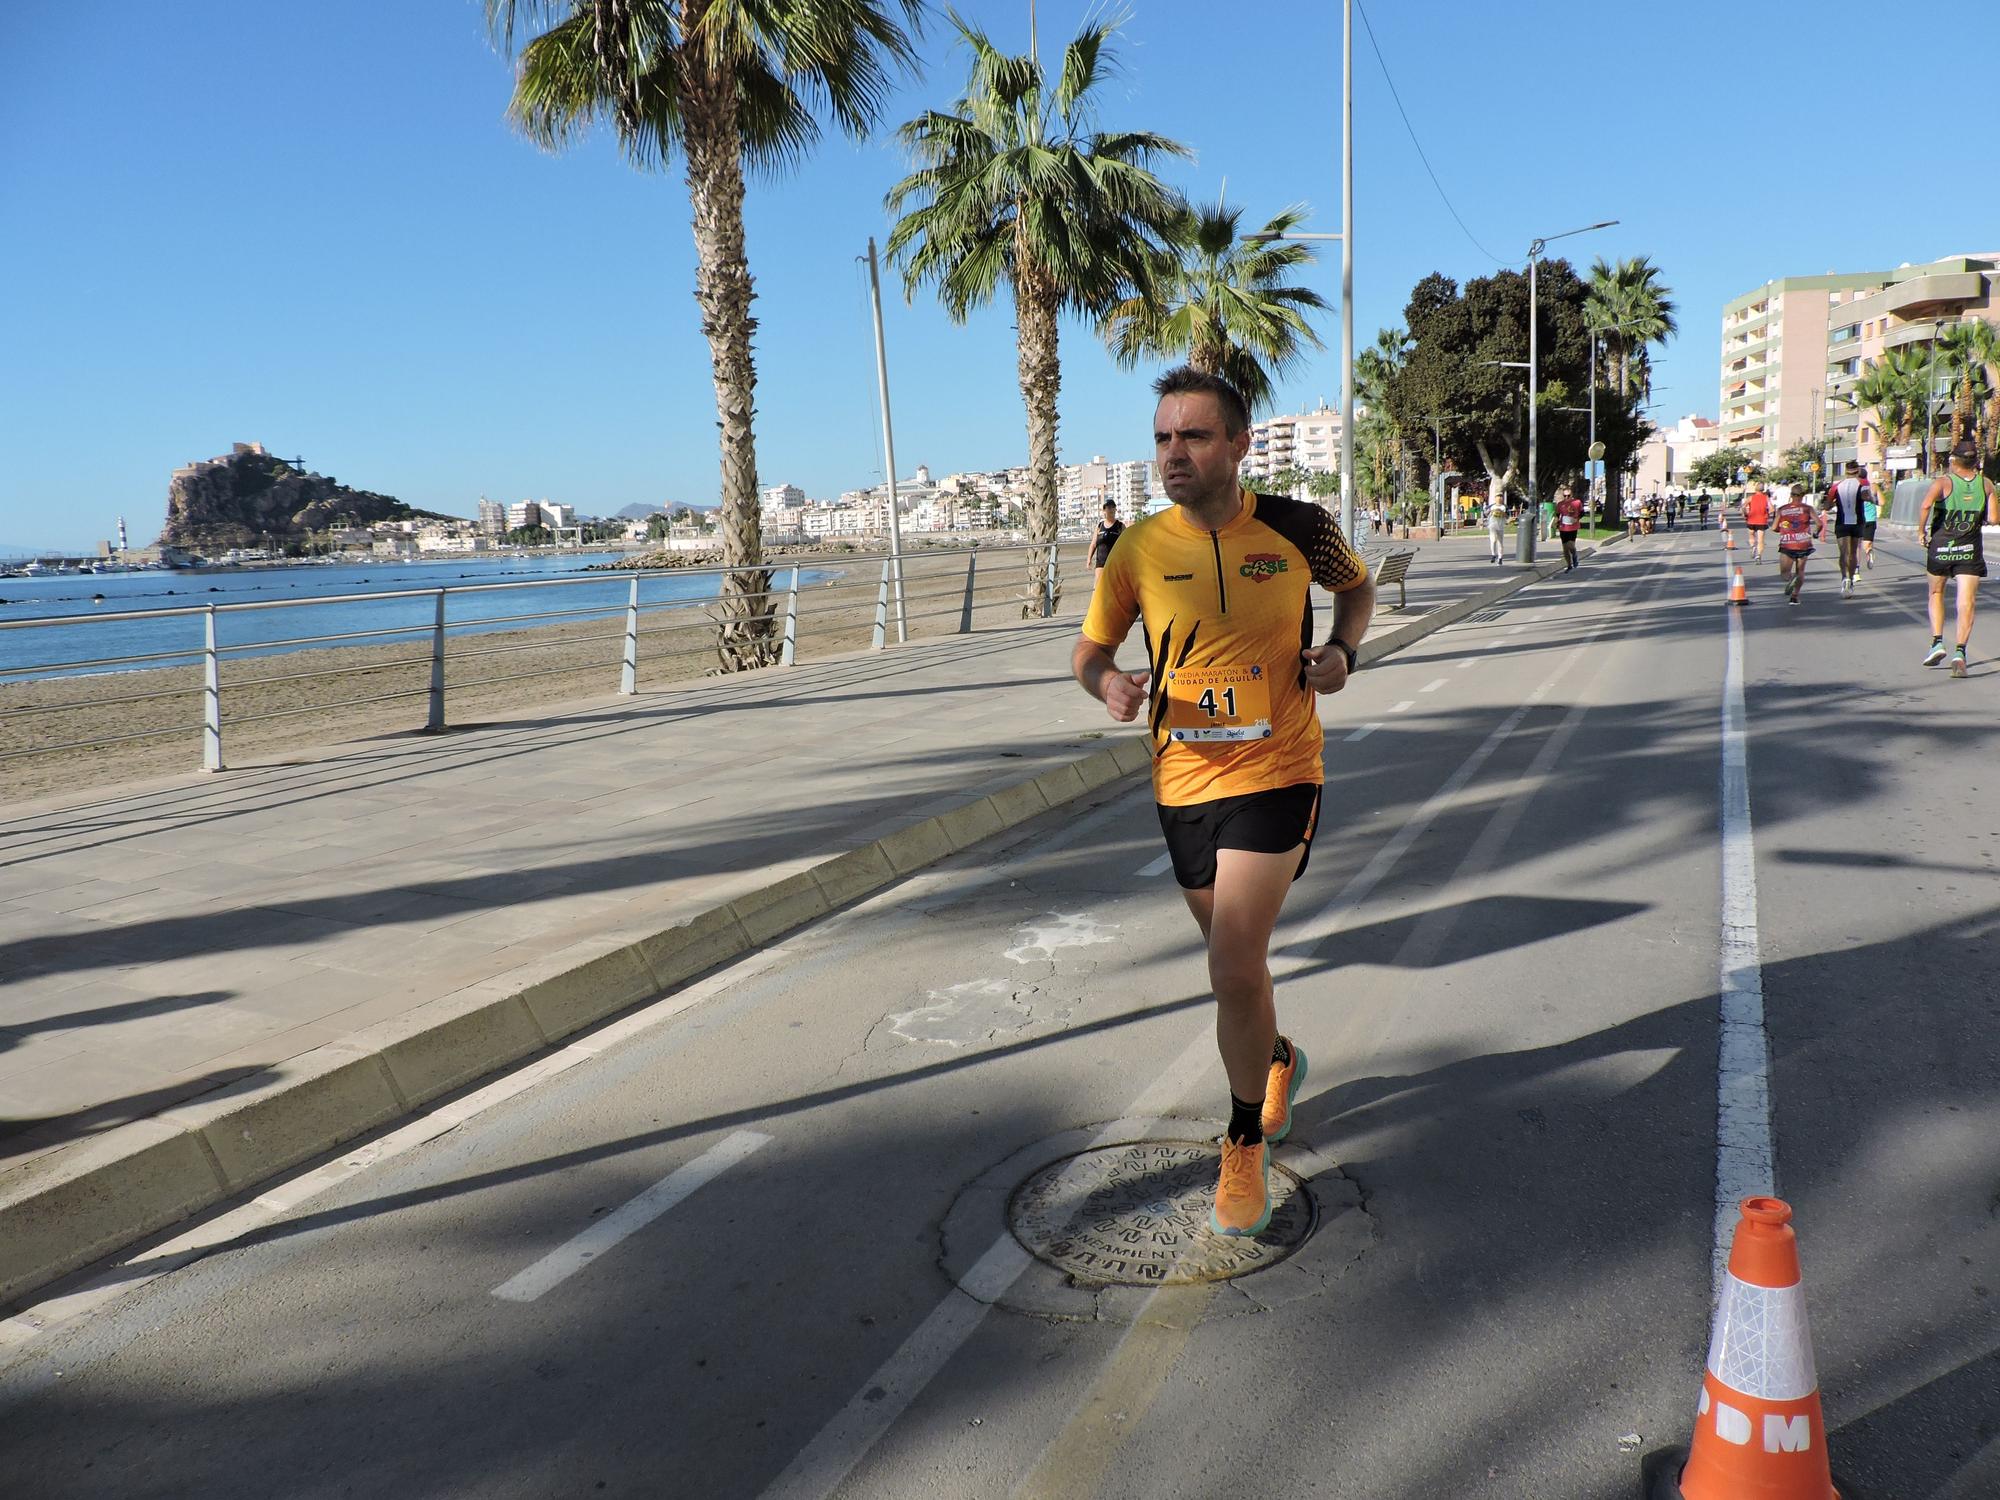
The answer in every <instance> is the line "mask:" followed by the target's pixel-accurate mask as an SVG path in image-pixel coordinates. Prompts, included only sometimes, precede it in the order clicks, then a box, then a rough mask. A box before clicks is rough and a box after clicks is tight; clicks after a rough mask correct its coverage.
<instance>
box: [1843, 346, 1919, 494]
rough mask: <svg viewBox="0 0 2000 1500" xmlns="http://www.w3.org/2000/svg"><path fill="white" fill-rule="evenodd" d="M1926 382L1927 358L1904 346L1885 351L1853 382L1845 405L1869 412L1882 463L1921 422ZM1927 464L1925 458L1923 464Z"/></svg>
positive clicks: (1905, 440)
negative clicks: (1882, 459)
mask: <svg viewBox="0 0 2000 1500" xmlns="http://www.w3.org/2000/svg"><path fill="white" fill-rule="evenodd" d="M1930 383H1931V362H1930V359H1929V357H1928V356H1927V355H1926V354H1924V353H1923V352H1922V351H1920V350H1917V349H1911V348H1908V347H1904V348H1896V349H1885V350H1884V351H1883V352H1882V357H1881V358H1880V359H1877V360H1875V361H1873V362H1872V363H1870V364H1869V365H1868V366H1867V367H1866V368H1864V369H1863V370H1862V372H1861V377H1860V379H1858V380H1856V381H1855V382H1854V389H1853V390H1852V391H1850V392H1849V393H1848V396H1847V403H1848V405H1850V406H1852V407H1854V408H1855V409H1856V410H1858V411H1868V412H1872V413H1873V415H1874V418H1875V422H1874V426H1875V441H1876V446H1877V447H1878V448H1880V449H1881V450H1882V454H1883V458H1884V460H1885V461H1886V459H1887V457H1888V450H1889V449H1890V448H1891V447H1894V446H1896V445H1899V444H1903V443H1907V442H1909V441H1910V437H1911V434H1912V433H1913V432H1914V430H1915V428H1916V425H1917V423H1919V422H1920V421H1922V420H1923V419H1924V416H1925V402H1926V401H1927V400H1928V399H1929V397H1928V392H1929V390H1930ZM1929 461H1930V460H1929V455H1925V463H1926V464H1927V465H1928V463H1929Z"/></svg>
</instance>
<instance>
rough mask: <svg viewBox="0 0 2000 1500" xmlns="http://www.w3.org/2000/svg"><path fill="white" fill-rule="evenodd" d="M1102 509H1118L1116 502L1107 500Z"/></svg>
mask: <svg viewBox="0 0 2000 1500" xmlns="http://www.w3.org/2000/svg"><path fill="white" fill-rule="evenodd" d="M1104 508H1105V509H1106V510H1116V509H1118V502H1117V501H1116V500H1107V501H1105V502H1104Z"/></svg>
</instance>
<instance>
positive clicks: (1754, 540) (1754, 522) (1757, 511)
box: [1743, 485, 1771, 562]
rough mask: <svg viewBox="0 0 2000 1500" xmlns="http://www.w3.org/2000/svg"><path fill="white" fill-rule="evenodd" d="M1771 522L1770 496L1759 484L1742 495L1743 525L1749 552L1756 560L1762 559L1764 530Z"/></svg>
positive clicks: (1760, 560)
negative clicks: (1747, 535)
mask: <svg viewBox="0 0 2000 1500" xmlns="http://www.w3.org/2000/svg"><path fill="white" fill-rule="evenodd" d="M1770 524H1771V497H1770V496H1769V495H1767V494H1766V493H1765V492H1764V487H1763V486H1762V485H1759V486H1758V487H1757V488H1756V489H1754V490H1752V491H1751V492H1750V493H1749V494H1748V495H1745V496H1744V497H1743V525H1744V527H1745V528H1746V529H1747V530H1748V531H1749V533H1750V552H1751V556H1752V558H1753V559H1754V560H1755V561H1757V562H1762V561H1763V560H1764V532H1765V531H1766V530H1767V529H1768V528H1769V527H1770Z"/></svg>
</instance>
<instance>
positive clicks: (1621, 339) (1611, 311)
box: [1584, 255, 1680, 401]
mask: <svg viewBox="0 0 2000 1500" xmlns="http://www.w3.org/2000/svg"><path fill="white" fill-rule="evenodd" d="M1587 285H1588V287H1589V293H1588V296H1587V298H1586V300H1585V303H1584V318H1585V320H1586V321H1587V322H1588V323H1589V325H1590V326H1591V327H1592V328H1594V329H1596V330H1597V331H1598V332H1599V333H1600V334H1601V335H1602V336H1603V340H1604V348H1605V351H1606V353H1607V354H1608V355H1609V356H1610V358H1611V360H1612V364H1613V367H1614V369H1615V371H1616V375H1617V378H1616V380H1615V381H1614V382H1613V384H1615V386H1616V388H1617V390H1618V392H1619V394H1620V395H1630V394H1631V393H1632V391H1633V390H1634V389H1635V388H1636V389H1637V391H1638V392H1639V399H1640V400H1641V401H1644V400H1646V399H1647V398H1648V397H1649V396H1651V394H1652V390H1653V372H1652V360H1651V356H1650V354H1649V352H1648V351H1649V348H1650V346H1651V345H1653V344H1663V343H1665V342H1666V341H1667V340H1668V339H1670V338H1672V337H1673V336H1674V335H1675V334H1676V333H1678V332H1679V331H1680V328H1679V325H1678V324H1677V323H1676V322H1675V320H1674V304H1673V300H1672V298H1673V289H1672V288H1671V287H1668V286H1666V285H1664V284H1662V282H1661V281H1660V271H1659V267H1657V266H1655V265H1654V264H1653V262H1652V260H1651V258H1650V257H1648V256H1644V255H1635V256H1632V257H1631V258H1630V259H1627V260H1621V261H1619V262H1618V263H1617V264H1615V265H1614V264H1612V263H1611V262H1610V261H1607V260H1605V259H1604V258H1603V257H1601V256H1600V257H1599V258H1598V259H1597V260H1596V261H1594V262H1592V264H1591V267H1590V276H1589V279H1588V281H1587Z"/></svg>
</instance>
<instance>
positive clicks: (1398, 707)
mask: <svg viewBox="0 0 2000 1500" xmlns="http://www.w3.org/2000/svg"><path fill="white" fill-rule="evenodd" d="M1416 706H1417V700H1416V699H1414V698H1405V699H1404V700H1403V701H1402V702H1401V703H1392V704H1390V705H1389V712H1390V713H1392V714H1399V713H1401V712H1402V711H1403V710H1404V709H1406V708H1415V707H1416Z"/></svg>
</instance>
